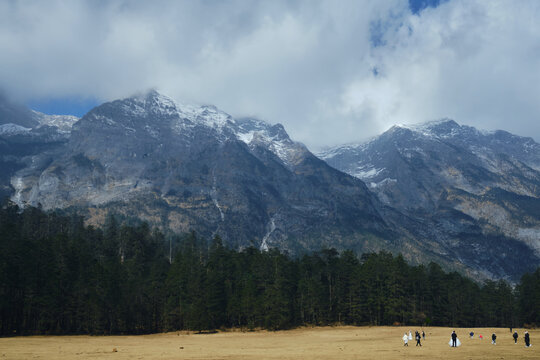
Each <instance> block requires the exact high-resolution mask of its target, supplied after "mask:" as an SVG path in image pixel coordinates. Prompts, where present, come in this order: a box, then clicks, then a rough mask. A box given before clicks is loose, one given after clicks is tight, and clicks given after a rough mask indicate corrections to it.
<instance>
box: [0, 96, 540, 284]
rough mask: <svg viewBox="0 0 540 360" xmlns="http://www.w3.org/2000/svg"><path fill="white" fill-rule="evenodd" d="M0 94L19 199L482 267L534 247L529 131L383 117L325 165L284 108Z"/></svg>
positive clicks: (9, 178) (491, 268)
mask: <svg viewBox="0 0 540 360" xmlns="http://www.w3.org/2000/svg"><path fill="white" fill-rule="evenodd" d="M2 106H3V107H4V108H9V109H11V110H10V111H11V112H10V113H9V114H11V113H15V114H17V116H11V115H7V116H4V117H3V118H2V119H0V120H1V121H0V123H2V124H3V125H2V126H3V128H2V129H3V132H1V133H0V161H1V164H0V165H1V166H2V168H3V169H6V171H4V172H3V173H2V177H1V179H0V180H1V186H2V188H1V189H2V193H3V194H4V195H8V196H10V197H11V199H12V200H13V201H15V202H16V203H17V204H19V205H20V206H25V205H35V206H36V205H40V206H42V207H43V208H44V209H51V210H52V209H64V210H65V211H72V212H77V213H81V214H84V215H85V216H86V218H87V221H88V222H89V223H91V224H96V225H102V224H104V222H105V219H106V218H107V216H108V215H109V214H116V215H120V216H122V217H124V218H128V219H129V218H133V219H134V218H136V219H141V220H145V221H148V222H149V223H151V224H152V225H156V226H159V227H161V228H162V229H164V230H168V229H170V230H172V231H174V232H185V231H190V230H196V231H197V232H199V233H200V234H202V235H203V236H205V237H210V236H213V235H216V234H219V235H220V236H221V237H223V238H224V240H225V241H226V242H227V243H228V244H229V245H231V246H234V247H240V248H241V247H245V246H249V245H254V246H256V247H259V248H261V249H267V248H269V247H276V248H278V249H280V250H283V251H290V252H293V253H301V252H303V251H306V250H318V249H320V248H321V247H336V248H338V249H353V250H356V251H359V252H365V251H377V250H381V249H385V250H389V251H392V252H401V253H403V254H404V256H405V258H406V259H408V260H410V261H413V262H428V261H430V260H435V261H437V262H439V263H441V264H443V265H444V266H446V267H447V268H453V269H459V270H462V271H465V272H467V273H469V274H477V275H480V276H481V277H483V278H484V277H487V278H500V277H505V278H510V279H516V278H517V277H519V276H520V275H521V274H522V273H523V272H525V271H527V270H530V269H533V268H535V267H536V266H537V265H538V264H539V263H540V260H539V259H540V257H539V254H538V246H537V245H538V238H535V237H536V236H537V234H538V233H537V232H536V231H537V225H538V222H539V221H538V215H537V214H538V213H539V212H538V211H536V210H535V209H537V206H538V193H537V192H538V187H537V185H538V166H537V165H538V158H539V157H538V144H536V143H535V142H534V141H532V140H530V139H523V138H519V137H514V136H512V135H510V134H508V133H494V134H482V133H481V132H478V131H476V130H475V129H473V128H469V127H460V126H459V125H457V124H456V123H454V122H451V121H445V122H440V123H437V124H431V125H426V126H425V127H419V128H417V129H415V130H412V129H407V128H402V127H395V128H393V129H392V130H390V131H388V132H387V133H385V134H383V135H382V136H381V137H380V138H377V139H375V140H373V141H372V142H370V143H369V144H367V145H361V146H349V147H344V148H336V149H333V150H332V151H329V152H326V153H325V154H323V155H322V157H323V158H324V159H325V160H326V161H328V163H329V164H331V165H332V166H334V167H336V168H337V169H338V170H336V169H334V168H332V167H330V166H329V165H327V164H326V163H325V162H324V161H322V160H320V159H318V158H317V157H315V156H314V155H313V154H312V153H311V152H310V151H309V150H308V149H307V148H306V147H305V146H304V145H302V144H300V143H298V142H295V141H293V140H292V139H290V138H289V136H288V134H287V132H286V131H285V129H284V128H283V126H281V125H280V124H276V125H270V124H268V123H266V122H263V121H260V120H257V119H252V118H238V119H236V118H233V117H232V116H230V115H228V114H227V113H225V112H223V111H221V110H219V109H217V108H216V107H214V106H211V105H202V106H201V105H194V104H185V103H179V102H176V101H173V100H172V99H170V98H168V97H166V96H164V95H161V94H159V93H157V92H155V91H151V92H149V93H147V94H142V95H138V96H133V97H130V98H126V99H122V100H116V101H112V102H108V103H104V104H102V105H100V106H98V107H96V108H94V109H92V110H91V111H90V112H88V113H87V114H86V115H85V116H83V117H82V118H81V119H79V120H78V121H76V120H77V119H76V118H73V117H62V116H56V117H55V116H46V115H43V114H38V113H36V112H32V111H30V110H28V109H24V108H21V107H14V106H12V104H9V103H7V102H5V101H4V103H3V105H2ZM75 121H76V122H75ZM71 126H72V127H71ZM70 127H71V129H70ZM466 135H467V136H469V138H467V137H466ZM518 140H519V141H518ZM520 144H521V145H520ZM405 145H406V146H405ZM476 147H480V148H479V149H482V152H483V153H484V152H485V153H486V155H483V157H481V156H479V155H478V154H475V153H474V151H473V150H471V149H473V148H475V149H476ZM484 148H485V149H491V150H490V151H491V153H490V152H489V151H487V150H485V149H484ZM361 149H369V151H367V150H366V151H364V150H361ZM524 149H527V151H528V152H526V151H525V150H524ZM478 151H479V150H478ZM478 151H477V152H478ZM501 151H502V152H504V153H505V154H506V155H504V154H501ZM514 153H516V154H519V158H517V157H516V156H518V155H514ZM368 154H369V155H368ZM366 159H367V160H366ZM450 165H451V166H450ZM486 169H487V170H486ZM339 170H341V171H345V172H348V173H350V174H351V175H353V176H351V175H348V174H346V173H344V172H341V171H339ZM355 176H356V177H355ZM362 180H364V181H366V182H367V183H368V184H369V186H366V184H365V183H364V182H363V181H362ZM501 194H502V195H501ZM493 199H494V200H493ZM479 204H480V205H481V206H480V205H479ZM535 211H536V212H535ZM510 212H511V214H510ZM492 214H494V215H497V216H498V217H496V219H497V220H496V221H495V220H493V219H492ZM492 220H493V221H492ZM531 249H534V251H531Z"/></svg>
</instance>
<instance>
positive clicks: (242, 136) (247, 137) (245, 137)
mask: <svg viewBox="0 0 540 360" xmlns="http://www.w3.org/2000/svg"><path fill="white" fill-rule="evenodd" d="M253 136H255V131H249V132H247V133H237V134H236V137H237V138H238V140H240V141H243V142H245V143H246V144H248V145H249V143H250V142H251V140H253Z"/></svg>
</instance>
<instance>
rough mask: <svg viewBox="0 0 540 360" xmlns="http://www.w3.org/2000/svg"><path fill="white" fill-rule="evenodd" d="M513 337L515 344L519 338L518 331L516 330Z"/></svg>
mask: <svg viewBox="0 0 540 360" xmlns="http://www.w3.org/2000/svg"><path fill="white" fill-rule="evenodd" d="M512 337H513V338H514V344H517V338H518V333H517V331H514V335H512Z"/></svg>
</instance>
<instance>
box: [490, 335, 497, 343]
mask: <svg viewBox="0 0 540 360" xmlns="http://www.w3.org/2000/svg"><path fill="white" fill-rule="evenodd" d="M491 343H492V344H493V345H497V335H495V334H491Z"/></svg>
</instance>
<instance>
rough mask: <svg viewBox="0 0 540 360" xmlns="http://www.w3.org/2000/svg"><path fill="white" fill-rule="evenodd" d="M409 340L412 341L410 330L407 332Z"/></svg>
mask: <svg viewBox="0 0 540 360" xmlns="http://www.w3.org/2000/svg"><path fill="white" fill-rule="evenodd" d="M409 340H412V334H411V330H409Z"/></svg>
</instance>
